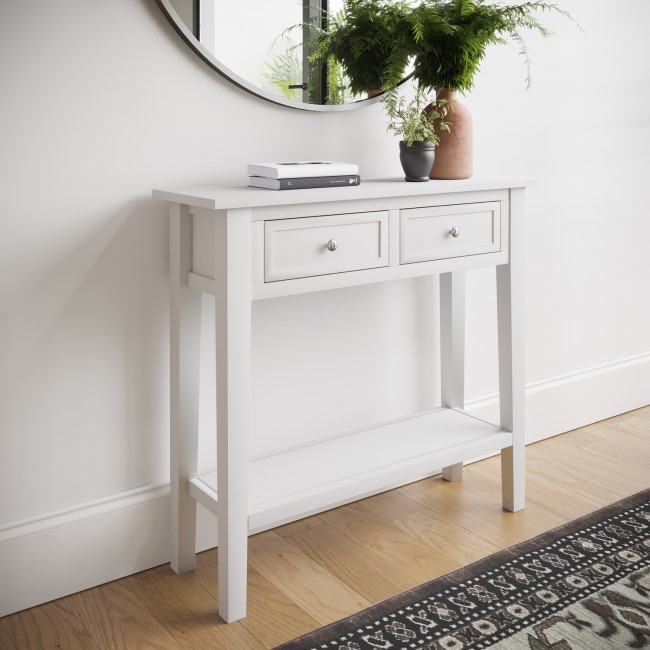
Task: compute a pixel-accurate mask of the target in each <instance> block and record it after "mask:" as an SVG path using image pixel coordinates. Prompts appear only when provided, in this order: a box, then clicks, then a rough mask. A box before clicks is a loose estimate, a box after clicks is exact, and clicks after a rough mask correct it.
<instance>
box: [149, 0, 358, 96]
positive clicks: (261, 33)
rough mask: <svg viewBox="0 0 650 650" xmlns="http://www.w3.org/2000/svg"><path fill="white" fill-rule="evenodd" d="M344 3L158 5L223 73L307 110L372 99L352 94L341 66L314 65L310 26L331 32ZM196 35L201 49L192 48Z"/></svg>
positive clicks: (181, 1) (173, 1) (267, 0)
mask: <svg viewBox="0 0 650 650" xmlns="http://www.w3.org/2000/svg"><path fill="white" fill-rule="evenodd" d="M343 2H344V0H246V1H245V2H232V0H158V4H159V5H160V6H161V8H162V9H163V11H164V12H165V13H166V14H167V17H168V18H169V19H170V20H172V24H174V22H176V23H178V22H179V19H180V21H182V23H183V27H184V29H183V32H185V33H183V32H181V33H182V35H183V36H184V38H185V39H186V40H188V42H189V43H190V45H192V46H193V47H194V48H195V49H196V50H197V52H198V53H199V54H200V55H201V56H202V57H203V58H204V59H205V60H206V61H208V63H210V64H211V65H213V67H215V68H216V69H217V70H218V71H219V72H221V73H222V74H225V76H228V77H230V78H231V79H232V80H233V81H235V83H238V85H240V86H242V87H244V88H246V89H247V90H249V91H251V92H255V93H256V94H259V95H261V96H263V97H265V98H266V99H271V101H277V102H278V103H282V104H288V105H292V104H294V103H295V104H297V105H298V107H301V108H310V107H314V108H316V107H331V108H333V107H335V106H336V107H337V108H343V107H344V106H345V105H346V104H352V103H355V102H359V101H360V100H363V99H366V98H367V95H366V94H363V95H354V94H353V93H351V91H350V90H349V88H348V80H347V78H346V77H345V74H344V72H343V70H342V68H341V66H340V64H338V63H337V62H335V61H333V60H330V62H329V63H328V64H325V63H315V62H312V61H310V60H309V55H310V54H311V53H312V52H313V50H314V33H313V32H312V33H311V34H310V29H309V27H308V25H316V26H317V27H325V26H326V23H325V21H326V17H327V16H328V15H335V14H336V13H337V12H339V11H340V10H341V9H342V7H343ZM169 7H171V9H172V11H168V8H169ZM174 14H175V15H174ZM175 26H176V28H177V30H179V27H180V25H178V24H176V25H175ZM290 28H291V29H290ZM179 31H180V30H179ZM191 35H193V37H194V39H196V40H197V41H199V43H200V46H198V47H197V44H195V43H192V42H190V38H191ZM188 37H189V38H188ZM206 52H207V53H208V54H209V57H212V58H213V59H214V61H211V60H209V57H206ZM260 91H261V92H260Z"/></svg>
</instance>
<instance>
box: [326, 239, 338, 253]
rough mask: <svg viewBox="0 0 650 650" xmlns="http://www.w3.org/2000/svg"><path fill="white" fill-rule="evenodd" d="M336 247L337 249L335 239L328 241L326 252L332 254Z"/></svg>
mask: <svg viewBox="0 0 650 650" xmlns="http://www.w3.org/2000/svg"><path fill="white" fill-rule="evenodd" d="M338 247H339V245H338V244H337V243H336V239H330V240H329V241H328V242H327V250H328V251H332V252H334V251H335V250H336V249H337V248H338Z"/></svg>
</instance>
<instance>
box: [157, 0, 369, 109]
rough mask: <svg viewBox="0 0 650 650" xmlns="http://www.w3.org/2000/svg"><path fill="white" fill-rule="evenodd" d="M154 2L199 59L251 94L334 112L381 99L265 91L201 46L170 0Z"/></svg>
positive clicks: (292, 106)
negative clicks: (317, 99)
mask: <svg viewBox="0 0 650 650" xmlns="http://www.w3.org/2000/svg"><path fill="white" fill-rule="evenodd" d="M156 3H157V4H158V6H159V7H160V9H161V10H162V12H163V14H165V16H166V18H167V20H169V22H170V23H171V25H172V27H173V28H174V29H175V30H176V32H177V33H178V34H179V36H180V37H181V38H182V39H183V40H184V41H185V42H186V43H187V44H188V45H189V46H190V47H191V48H192V49H193V50H194V52H196V54H198V55H199V57H200V58H201V59H203V61H204V62H205V63H207V64H208V65H209V66H210V67H211V68H212V69H213V70H215V71H216V72H218V73H219V74H220V75H221V76H222V77H224V78H225V79H228V81H230V82H232V83H233V84H235V86H238V87H239V88H241V89H242V90H245V91H246V92H249V93H251V94H252V95H255V96H257V97H260V98H262V99H265V100H266V101H268V102H271V103H273V104H279V105H281V106H287V107H289V108H295V109H298V110H303V111H320V112H335V111H349V110H353V109H356V108H360V107H362V106H369V105H371V104H376V103H377V102H379V101H381V96H376V97H369V98H367V99H360V100H358V101H356V102H349V103H347V104H308V103H306V102H293V101H290V100H288V99H284V98H283V97H281V96H280V95H275V94H273V93H269V92H266V91H265V90H263V89H262V88H259V87H258V86H254V85H253V84H251V83H249V82H248V81H246V80H245V79H243V78H242V77H240V76H239V75H238V74H236V73H235V72H233V71H232V70H230V69H229V68H227V67H226V66H225V65H223V63H221V62H220V61H219V60H218V59H216V58H215V56H214V55H213V54H212V53H211V52H210V51H209V50H208V49H206V48H205V47H203V45H201V43H200V41H199V40H198V39H197V38H196V36H194V34H193V33H192V31H191V30H190V29H188V28H187V26H186V25H185V23H184V22H183V20H182V19H181V18H180V16H179V15H178V14H177V13H176V11H175V9H174V7H173V6H172V4H171V2H170V0H156Z"/></svg>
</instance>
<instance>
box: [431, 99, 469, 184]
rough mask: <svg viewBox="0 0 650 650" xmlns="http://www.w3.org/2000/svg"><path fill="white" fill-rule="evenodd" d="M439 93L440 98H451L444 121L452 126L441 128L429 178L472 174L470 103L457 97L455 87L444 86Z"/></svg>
mask: <svg viewBox="0 0 650 650" xmlns="http://www.w3.org/2000/svg"><path fill="white" fill-rule="evenodd" d="M436 95H437V98H438V99H446V100H448V101H449V104H448V113H447V117H446V118H445V122H447V123H448V124H449V129H450V130H449V131H438V135H439V137H440V142H439V143H438V144H437V145H436V157H435V160H434V161H433V166H432V167H431V173H430V174H429V178H437V179H450V180H454V179H460V178H469V177H470V176H471V175H472V172H473V151H472V150H473V131H472V114H471V113H470V111H469V109H468V108H467V106H465V105H464V104H461V103H460V102H459V101H456V100H455V97H456V90H455V89H454V88H442V89H440V90H438V91H437V93H436Z"/></svg>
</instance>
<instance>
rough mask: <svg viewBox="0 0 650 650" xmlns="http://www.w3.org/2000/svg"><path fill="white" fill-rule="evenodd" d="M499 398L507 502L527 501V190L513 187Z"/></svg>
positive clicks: (502, 272)
mask: <svg viewBox="0 0 650 650" xmlns="http://www.w3.org/2000/svg"><path fill="white" fill-rule="evenodd" d="M496 276H497V318H498V329H499V403H500V413H501V422H500V424H501V428H502V429H505V430H506V431H512V447H506V448H505V449H503V450H502V451H501V485H502V497H503V507H504V508H505V509H506V510H510V511H512V512H516V511H517V510H521V509H522V508H523V507H524V506H525V501H526V485H525V465H526V458H525V438H524V427H525V412H524V401H525V377H524V308H525V306H524V190H523V189H517V190H511V191H510V262H509V264H503V265H500V266H497V269H496Z"/></svg>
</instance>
